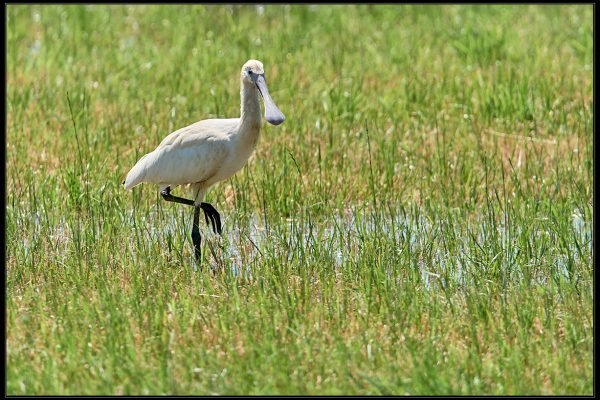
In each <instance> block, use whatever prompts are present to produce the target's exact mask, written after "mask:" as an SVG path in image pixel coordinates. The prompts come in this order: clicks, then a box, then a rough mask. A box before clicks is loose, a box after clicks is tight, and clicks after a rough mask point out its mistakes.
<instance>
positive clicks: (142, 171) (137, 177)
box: [123, 154, 148, 190]
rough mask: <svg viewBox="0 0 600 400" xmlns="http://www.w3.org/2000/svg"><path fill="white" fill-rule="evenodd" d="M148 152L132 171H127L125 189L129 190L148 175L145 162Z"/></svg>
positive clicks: (124, 182)
mask: <svg viewBox="0 0 600 400" xmlns="http://www.w3.org/2000/svg"><path fill="white" fill-rule="evenodd" d="M147 156H148V154H146V155H145V156H144V157H142V158H141V159H140V161H138V162H137V163H136V164H135V165H134V166H133V168H131V171H129V172H128V173H127V177H126V178H125V180H124V181H123V185H124V186H125V190H129V189H131V188H133V187H135V186H137V185H139V184H140V183H142V182H143V181H144V178H145V177H146V163H145V162H144V158H146V157H147Z"/></svg>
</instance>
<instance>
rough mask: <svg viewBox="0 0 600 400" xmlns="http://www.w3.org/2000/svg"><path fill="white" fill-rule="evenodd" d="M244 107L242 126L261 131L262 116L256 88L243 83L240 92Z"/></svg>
mask: <svg viewBox="0 0 600 400" xmlns="http://www.w3.org/2000/svg"><path fill="white" fill-rule="evenodd" d="M240 97H241V98H242V105H241V109H240V114H241V116H240V119H241V124H242V125H246V126H248V127H253V128H258V129H260V123H261V114H260V102H259V100H258V89H256V86H254V85H249V84H245V83H242V88H241V90H240Z"/></svg>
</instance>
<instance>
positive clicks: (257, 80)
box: [242, 60, 285, 125]
mask: <svg viewBox="0 0 600 400" xmlns="http://www.w3.org/2000/svg"><path fill="white" fill-rule="evenodd" d="M242 82H243V84H244V85H245V86H250V87H256V88H257V89H258V92H259V93H260V95H261V97H262V99H263V102H264V103H265V119H266V120H267V122H268V123H270V124H272V125H279V124H281V123H282V122H283V121H285V116H284V115H283V113H282V112H281V111H279V108H277V106H276V105H275V103H274V102H273V99H272V98H271V95H270V94H269V89H268V88H267V81H266V80H265V70H264V68H263V64H262V63H261V62H260V61H258V60H248V61H246V63H245V64H244V66H243V67H242Z"/></svg>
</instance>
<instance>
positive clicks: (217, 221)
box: [200, 203, 223, 235]
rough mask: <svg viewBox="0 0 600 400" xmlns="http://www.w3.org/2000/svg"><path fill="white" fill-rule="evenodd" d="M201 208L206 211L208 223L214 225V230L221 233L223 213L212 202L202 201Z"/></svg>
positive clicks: (205, 216) (205, 215)
mask: <svg viewBox="0 0 600 400" xmlns="http://www.w3.org/2000/svg"><path fill="white" fill-rule="evenodd" d="M200 208H202V210H203V211H204V219H205V220H206V224H207V225H212V230H213V232H214V233H218V234H219V235H220V234H221V232H223V229H222V227H221V215H220V214H219V212H218V211H217V210H215V208H214V207H213V206H212V205H211V204H210V203H200ZM209 220H210V222H209Z"/></svg>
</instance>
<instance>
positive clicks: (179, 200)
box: [160, 187, 194, 206]
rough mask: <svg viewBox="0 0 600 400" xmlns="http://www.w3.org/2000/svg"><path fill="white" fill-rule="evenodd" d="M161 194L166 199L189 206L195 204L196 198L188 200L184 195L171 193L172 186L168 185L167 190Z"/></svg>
mask: <svg viewBox="0 0 600 400" xmlns="http://www.w3.org/2000/svg"><path fill="white" fill-rule="evenodd" d="M160 195H161V196H162V197H163V199H165V200H166V201H172V202H174V203H181V204H187V205H188V206H193V205H194V200H188V199H184V198H183V197H177V196H173V195H172V194H171V188H170V187H167V188H166V189H165V190H163V191H161V192H160Z"/></svg>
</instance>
